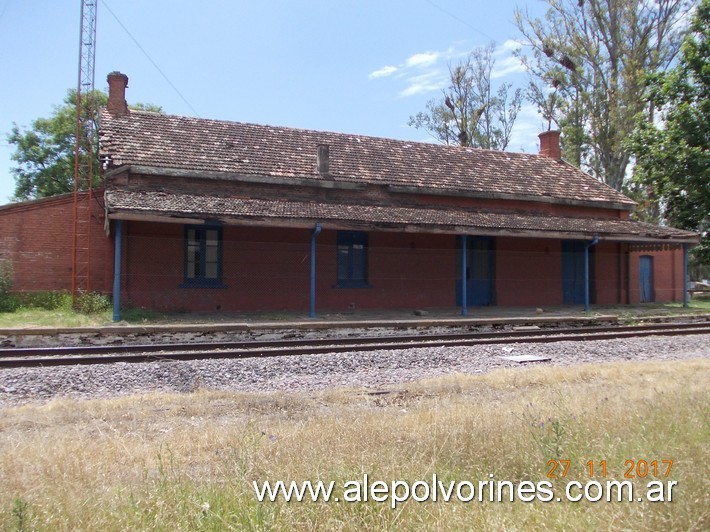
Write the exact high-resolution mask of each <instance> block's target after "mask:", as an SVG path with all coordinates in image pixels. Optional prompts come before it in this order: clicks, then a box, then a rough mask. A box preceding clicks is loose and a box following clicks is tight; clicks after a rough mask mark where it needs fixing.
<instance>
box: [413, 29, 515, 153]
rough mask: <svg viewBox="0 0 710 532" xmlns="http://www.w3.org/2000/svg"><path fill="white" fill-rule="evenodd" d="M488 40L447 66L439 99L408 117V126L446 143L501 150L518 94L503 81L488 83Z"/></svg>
mask: <svg viewBox="0 0 710 532" xmlns="http://www.w3.org/2000/svg"><path fill="white" fill-rule="evenodd" d="M494 49H495V45H494V44H493V43H491V44H490V45H489V46H487V47H485V48H478V49H476V50H474V51H473V52H471V54H470V55H469V56H468V57H467V58H466V59H465V60H464V61H461V62H460V63H458V64H457V65H454V66H450V67H449V87H448V88H447V89H445V90H444V91H443V95H442V96H443V98H442V99H440V100H430V101H429V102H427V104H426V111H424V112H420V113H417V114H416V115H414V116H411V117H410V118H409V125H410V126H414V127H416V128H417V129H424V130H426V131H428V132H429V134H431V135H432V136H433V137H434V138H435V139H437V140H438V141H440V142H444V143H446V144H456V145H460V146H472V147H476V148H485V149H492V150H505V149H506V148H507V147H508V144H509V143H510V134H511V131H512V129H513V124H514V123H515V119H516V117H517V115H518V112H519V111H520V106H521V103H522V93H521V90H520V89H516V90H515V91H513V92H512V93H511V89H512V85H511V84H510V83H503V84H501V85H500V86H499V87H498V88H497V89H494V88H493V84H492V83H491V74H492V73H493V67H494V66H495V59H494V57H493V51H494Z"/></svg>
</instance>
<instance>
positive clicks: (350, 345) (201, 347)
mask: <svg viewBox="0 0 710 532" xmlns="http://www.w3.org/2000/svg"><path fill="white" fill-rule="evenodd" d="M523 329H524V330H513V331H504V332H469V333H450V334H434V335H427V334H422V335H402V336H376V337H348V338H327V339H316V340H314V339H308V340H304V339H299V340H274V341H258V340H254V341H243V342H218V343H189V344H150V345H111V346H81V347H40V348H7V349H0V369H3V368H23V367H25V368H26V367H48V366H70V365H88V364H111V363H116V362H153V361H158V360H164V361H170V360H172V361H180V360H200V359H216V358H253V357H273V356H288V355H305V354H325V353H343V352H354V351H377V350H381V349H388V350H396V349H412V348H417V347H420V348H421V347H446V346H473V345H484V344H511V343H523V342H525V343H531V342H537V343H547V342H560V341H592V340H609V339H616V338H629V337H640V336H677V335H689V334H708V333H710V322H700V323H660V324H653V325H634V326H609V327H583V328H563V329H530V328H523Z"/></svg>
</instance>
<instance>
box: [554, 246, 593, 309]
mask: <svg viewBox="0 0 710 532" xmlns="http://www.w3.org/2000/svg"><path fill="white" fill-rule="evenodd" d="M594 262H595V261H594V248H591V249H590V250H589V295H590V299H591V302H592V303H594V299H595V298H594V295H595V294H594V293H595V289H594V288H595V286H594V277H595V275H594ZM562 302H563V303H564V304H565V305H582V304H584V242H581V241H579V240H563V241H562Z"/></svg>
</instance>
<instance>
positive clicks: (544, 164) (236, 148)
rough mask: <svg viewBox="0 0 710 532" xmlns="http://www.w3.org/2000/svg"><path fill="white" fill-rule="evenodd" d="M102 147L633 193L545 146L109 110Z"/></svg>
mask: <svg viewBox="0 0 710 532" xmlns="http://www.w3.org/2000/svg"><path fill="white" fill-rule="evenodd" d="M100 133H101V136H100V140H101V152H102V154H103V155H110V156H111V160H112V165H113V166H114V167H116V166H121V165H138V166H149V167H154V168H171V169H179V170H188V171H189V170H193V171H206V172H218V173H223V174H224V175H225V178H228V177H229V175H232V176H236V175H247V176H249V175H253V176H266V177H278V178H282V179H283V178H299V179H313V180H335V181H348V182H356V183H366V184H380V185H391V186H400V187H401V186H406V187H418V188H425V189H429V190H435V191H439V192H442V193H443V192H451V193H455V192H456V191H465V192H467V193H473V194H481V195H492V196H496V195H504V196H505V195H513V196H516V197H520V196H522V197H527V198H529V199H531V200H535V199H536V198H539V199H549V198H556V199H560V200H563V201H574V202H582V203H592V204H594V203H598V202H603V203H605V204H609V203H613V204H615V205H625V206H627V207H628V206H630V205H632V204H633V202H632V201H631V200H630V199H628V198H627V197H626V196H624V195H623V194H621V193H619V192H617V191H616V190H614V189H612V188H611V187H609V186H607V185H605V184H603V183H600V182H599V181H597V180H596V179H594V178H593V177H591V176H589V175H587V174H585V173H583V172H581V171H580V170H578V169H576V168H574V167H572V166H570V165H568V164H566V163H564V162H561V161H557V160H554V159H550V158H547V157H543V156H541V155H532V154H524V153H508V152H499V151H491V150H481V149H475V148H461V147H455V146H443V145H439V144H429V143H421V142H406V141H401V140H392V139H384V138H375V137H366V136H361V135H348V134H343V133H328V132H320V131H308V130H302V129H293V128H284V127H271V126H263V125H254V124H244V123H238V122H226V121H219V120H208V119H203V118H189V117H182V116H171V115H163V114H157V113H149V112H144V111H131V113H130V114H129V115H127V116H122V117H115V116H112V115H110V114H109V113H108V112H106V111H104V112H103V114H102V117H101V126H100ZM319 144H327V145H329V147H330V173H329V174H328V175H327V176H323V175H321V174H319V173H318V171H317V168H316V166H317V159H316V153H317V145H319Z"/></svg>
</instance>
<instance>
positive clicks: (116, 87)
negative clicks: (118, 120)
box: [106, 72, 128, 116]
mask: <svg viewBox="0 0 710 532" xmlns="http://www.w3.org/2000/svg"><path fill="white" fill-rule="evenodd" d="M106 80H107V81H108V105H107V106H106V108H107V109H108V112H109V113H111V114H112V115H113V116H125V115H127V114H128V104H127V103H126V87H128V76H126V75H125V74H121V73H120V72H111V73H110V74H109V75H108V77H107V78H106Z"/></svg>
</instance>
